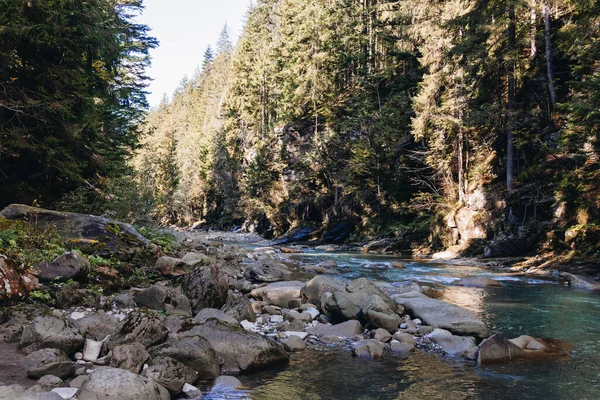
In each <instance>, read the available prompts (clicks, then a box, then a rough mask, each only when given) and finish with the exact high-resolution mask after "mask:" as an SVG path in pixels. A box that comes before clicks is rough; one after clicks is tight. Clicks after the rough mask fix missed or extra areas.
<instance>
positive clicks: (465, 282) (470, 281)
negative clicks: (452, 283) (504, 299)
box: [456, 276, 502, 288]
mask: <svg viewBox="0 0 600 400" xmlns="http://www.w3.org/2000/svg"><path fill="white" fill-rule="evenodd" d="M456 284H457V285H458V286H468V287H477V288H486V287H498V286H502V284H501V283H500V282H498V281H496V280H493V279H490V278H486V277H484V276H470V277H468V278H461V279H459V280H458V281H456Z"/></svg>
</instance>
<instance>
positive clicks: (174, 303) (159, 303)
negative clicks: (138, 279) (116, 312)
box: [134, 285, 192, 315]
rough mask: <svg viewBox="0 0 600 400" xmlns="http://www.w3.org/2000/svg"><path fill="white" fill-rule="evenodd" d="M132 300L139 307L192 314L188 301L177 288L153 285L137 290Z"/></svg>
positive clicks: (179, 313) (170, 312) (178, 313)
mask: <svg viewBox="0 0 600 400" xmlns="http://www.w3.org/2000/svg"><path fill="white" fill-rule="evenodd" d="M134 300H135V302H136V304H137V305H138V306H140V307H146V308H149V309H151V310H161V311H164V312H165V313H167V314H176V315H192V309H191V307H190V301H189V300H188V298H187V297H185V295H184V294H183V293H181V291H180V290H179V289H176V288H171V287H166V286H161V285H153V286H150V287H149V288H146V289H144V290H142V291H140V292H138V293H137V294H136V295H135V297H134Z"/></svg>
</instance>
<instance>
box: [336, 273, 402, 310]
mask: <svg viewBox="0 0 600 400" xmlns="http://www.w3.org/2000/svg"><path fill="white" fill-rule="evenodd" d="M346 291H348V292H349V293H362V294H366V295H368V296H373V295H376V296H379V298H380V299H382V300H383V301H384V302H385V303H386V304H387V305H388V306H389V307H390V309H393V308H394V307H395V304H394V302H393V300H392V299H391V298H390V296H388V295H387V294H385V293H384V292H383V291H382V290H381V289H379V288H378V287H377V286H375V285H374V284H373V283H372V282H371V281H369V280H368V279H367V278H358V279H355V280H353V281H350V282H348V284H347V285H346ZM376 311H380V310H376Z"/></svg>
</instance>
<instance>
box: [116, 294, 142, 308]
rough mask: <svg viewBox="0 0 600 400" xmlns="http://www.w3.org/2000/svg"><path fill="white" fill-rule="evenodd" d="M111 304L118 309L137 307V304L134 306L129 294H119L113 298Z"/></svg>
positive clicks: (131, 296)
mask: <svg viewBox="0 0 600 400" xmlns="http://www.w3.org/2000/svg"><path fill="white" fill-rule="evenodd" d="M113 303H114V305H115V307H117V308H120V309H125V308H135V307H137V304H135V300H134V299H133V295H132V294H131V293H121V294H119V295H117V296H115V297H113Z"/></svg>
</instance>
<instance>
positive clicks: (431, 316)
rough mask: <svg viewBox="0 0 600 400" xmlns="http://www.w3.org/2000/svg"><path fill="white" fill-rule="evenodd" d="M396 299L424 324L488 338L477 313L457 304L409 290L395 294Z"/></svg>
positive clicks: (487, 332) (458, 333) (487, 331)
mask: <svg viewBox="0 0 600 400" xmlns="http://www.w3.org/2000/svg"><path fill="white" fill-rule="evenodd" d="M393 299H394V301H395V302H396V303H397V304H401V305H402V306H404V307H405V308H406V310H407V311H408V312H409V313H410V314H411V315H412V316H413V317H417V318H420V319H421V320H422V321H423V323H424V324H427V325H429V326H432V327H434V328H441V329H445V330H448V331H450V332H451V333H453V334H456V335H466V336H474V337H476V338H480V339H483V338H486V337H488V336H489V334H490V332H489V330H488V328H487V327H486V326H485V324H484V323H483V321H481V320H480V319H479V318H478V317H477V316H476V315H475V313H473V312H472V311H470V310H467V309H465V308H462V307H459V306H457V305H454V304H451V303H448V302H445V301H442V300H437V299H431V298H429V297H427V296H425V295H423V294H421V293H417V292H409V293H405V294H400V295H395V296H394V298H393Z"/></svg>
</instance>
